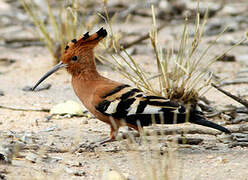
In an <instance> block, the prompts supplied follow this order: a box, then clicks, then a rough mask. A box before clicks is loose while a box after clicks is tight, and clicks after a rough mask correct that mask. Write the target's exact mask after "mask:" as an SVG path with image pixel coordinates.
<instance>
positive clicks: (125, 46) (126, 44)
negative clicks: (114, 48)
mask: <svg viewBox="0 0 248 180" xmlns="http://www.w3.org/2000/svg"><path fill="white" fill-rule="evenodd" d="M166 25H167V23H163V24H161V25H160V26H159V27H158V29H157V31H158V32H159V31H160V30H161V29H163V28H164V27H165V26H166ZM149 37H150V33H146V34H145V35H143V36H140V37H139V38H138V39H136V40H134V41H132V42H130V43H124V44H121V46H122V47H123V48H124V49H127V48H130V47H131V46H133V45H135V44H138V43H140V42H142V41H144V40H146V39H148V38H149Z"/></svg>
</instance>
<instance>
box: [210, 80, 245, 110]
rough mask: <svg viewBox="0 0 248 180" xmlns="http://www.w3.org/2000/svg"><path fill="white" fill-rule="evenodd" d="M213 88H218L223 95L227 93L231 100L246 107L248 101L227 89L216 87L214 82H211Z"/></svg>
mask: <svg viewBox="0 0 248 180" xmlns="http://www.w3.org/2000/svg"><path fill="white" fill-rule="evenodd" d="M211 85H212V86H213V87H214V88H216V89H217V90H219V91H220V92H222V93H224V94H225V95H227V96H228V97H230V98H232V99H233V100H235V101H237V102H239V103H240V104H243V105H244V106H245V107H248V101H246V100H245V99H241V98H239V97H238V96H235V95H233V94H231V93H229V92H227V91H225V90H224V89H221V88H220V87H218V86H217V85H215V84H213V83H212V84H211Z"/></svg>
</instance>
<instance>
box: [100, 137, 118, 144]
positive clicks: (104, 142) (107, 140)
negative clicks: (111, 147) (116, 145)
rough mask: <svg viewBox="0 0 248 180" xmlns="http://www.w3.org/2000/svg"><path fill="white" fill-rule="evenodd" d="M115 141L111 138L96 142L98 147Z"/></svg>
mask: <svg viewBox="0 0 248 180" xmlns="http://www.w3.org/2000/svg"><path fill="white" fill-rule="evenodd" d="M114 141H116V140H115V139H111V138H105V139H103V140H101V141H98V143H99V145H103V144H106V143H109V142H114Z"/></svg>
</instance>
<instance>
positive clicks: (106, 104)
mask: <svg viewBox="0 0 248 180" xmlns="http://www.w3.org/2000/svg"><path fill="white" fill-rule="evenodd" d="M102 98H103V99H104V100H103V101H102V102H101V103H100V104H99V105H98V106H97V107H96V109H97V110H98V111H100V112H101V113H103V114H105V115H107V116H111V117H114V118H117V119H123V120H125V121H126V122H127V123H129V124H132V125H137V122H138V121H139V123H140V124H141V126H147V125H150V124H151V123H152V122H154V121H155V122H156V123H158V124H160V123H165V124H172V123H173V121H174V120H175V114H177V115H176V116H178V117H179V119H180V117H182V119H183V122H185V108H184V107H183V106H180V105H179V104H178V103H175V102H172V101H170V100H169V99H166V98H163V97H159V96H147V95H145V94H144V93H143V92H142V91H140V90H139V89H137V88H132V87H130V86H128V85H122V86H118V87H117V88H115V89H114V90H112V91H111V92H109V93H107V94H106V95H104V96H103V97H102ZM178 117H177V119H178ZM161 121H162V122H161ZM177 123H180V122H177Z"/></svg>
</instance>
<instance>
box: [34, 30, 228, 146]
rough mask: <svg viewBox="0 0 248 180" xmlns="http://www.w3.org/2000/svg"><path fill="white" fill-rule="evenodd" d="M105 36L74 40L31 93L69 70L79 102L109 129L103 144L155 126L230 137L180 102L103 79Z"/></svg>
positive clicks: (94, 35) (88, 36)
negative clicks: (126, 131)
mask: <svg viewBox="0 0 248 180" xmlns="http://www.w3.org/2000/svg"><path fill="white" fill-rule="evenodd" d="M106 36H107V31H106V29H104V28H101V29H99V30H98V31H97V32H95V33H93V34H92V35H90V34H89V32H87V33H85V34H84V35H83V36H81V37H80V38H78V39H73V40H72V41H71V42H69V43H68V44H67V45H66V47H65V50H64V53H63V54H62V56H61V61H60V62H59V63H58V64H57V65H55V66H54V67H53V68H52V69H51V70H49V71H48V72H47V73H45V74H44V75H43V76H42V77H41V79H40V80H39V81H38V82H37V83H36V84H35V86H34V87H33V88H32V89H33V90H35V88H36V87H37V86H38V85H39V84H40V83H41V82H43V81H44V80H45V79H46V78H47V77H49V76H50V75H51V74H53V73H54V72H56V71H57V70H59V69H61V68H66V70H67V72H68V73H69V74H71V76H72V80H71V83H72V87H73V89H74V92H75V94H76V95H77V97H78V98H79V100H80V101H81V102H82V103H83V105H84V106H85V107H86V108H87V109H88V110H89V112H91V113H92V114H93V115H94V116H95V117H96V118H97V119H99V120H101V121H103V122H104V123H106V124H108V125H109V126H110V136H109V138H108V139H107V140H105V141H103V143H105V142H111V141H114V140H116V137H117V134H118V130H119V128H120V127H121V126H128V127H130V128H132V129H134V130H137V131H139V132H140V130H141V129H142V128H143V127H144V126H149V125H152V124H153V123H156V124H175V123H176V124H179V123H185V122H190V123H194V124H198V125H202V126H206V127H210V128H213V129H217V130H219V131H222V132H224V133H228V134H229V133H230V131H229V130H228V129H227V128H225V127H223V126H221V125H218V124H216V123H214V122H211V121H209V120H207V119H206V118H205V117H204V116H203V114H202V113H201V112H200V111H197V110H196V109H195V108H192V109H189V110H187V108H186V106H185V105H182V104H180V103H178V102H175V101H172V100H170V99H167V98H165V97H162V96H156V95H152V94H148V93H146V92H143V91H141V90H140V89H138V88H135V87H132V86H130V85H128V84H124V83H121V82H117V81H113V80H111V79H108V78H106V77H104V76H102V75H100V74H99V72H98V71H97V69H96V64H95V58H94V48H95V47H96V46H97V45H98V43H99V41H101V40H102V39H103V38H105V37H106ZM187 113H188V116H187ZM187 117H188V118H187Z"/></svg>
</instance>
